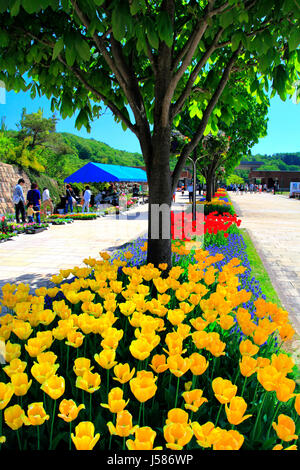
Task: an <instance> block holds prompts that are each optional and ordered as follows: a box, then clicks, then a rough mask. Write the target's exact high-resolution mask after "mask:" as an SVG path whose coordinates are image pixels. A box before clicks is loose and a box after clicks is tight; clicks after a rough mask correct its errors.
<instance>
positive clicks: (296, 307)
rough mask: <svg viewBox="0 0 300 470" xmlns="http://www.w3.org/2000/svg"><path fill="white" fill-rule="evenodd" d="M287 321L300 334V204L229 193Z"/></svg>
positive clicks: (279, 197) (266, 196)
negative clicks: (285, 313) (288, 318)
mask: <svg viewBox="0 0 300 470" xmlns="http://www.w3.org/2000/svg"><path fill="white" fill-rule="evenodd" d="M229 196H230V198H231V200H232V202H233V204H234V206H235V209H236V212H237V214H238V215H239V216H241V217H242V225H241V228H246V229H247V231H248V233H249V235H250V236H251V239H252V241H253V243H254V244H255V247H256V249H257V251H258V253H259V255H260V258H261V260H262V262H263V264H264V266H265V268H266V270H267V272H268V274H269V276H270V279H271V282H272V284H273V286H274V288H275V290H276V291H277V294H278V297H279V298H280V300H281V302H282V305H283V306H284V308H285V309H286V310H287V311H288V312H289V314H290V321H291V323H292V324H293V326H294V328H295V329H296V330H297V332H298V333H300V201H298V200H295V199H289V198H288V197H287V196H282V195H275V196H274V195H273V194H269V193H262V194H249V193H247V194H243V195H237V194H235V193H234V192H229Z"/></svg>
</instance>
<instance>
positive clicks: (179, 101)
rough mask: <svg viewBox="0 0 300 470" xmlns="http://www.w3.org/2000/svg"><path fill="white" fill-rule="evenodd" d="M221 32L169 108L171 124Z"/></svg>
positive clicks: (221, 31)
mask: <svg viewBox="0 0 300 470" xmlns="http://www.w3.org/2000/svg"><path fill="white" fill-rule="evenodd" d="M223 31H224V29H223V28H220V29H219V31H218V32H217V34H216V35H215V37H214V39H213V41H212V43H211V45H210V46H209V48H208V49H207V50H206V52H205V53H204V54H203V56H202V57H201V59H200V60H199V62H198V63H197V65H196V66H195V68H194V70H193V71H192V72H191V74H190V77H189V79H188V81H187V84H186V86H185V88H184V90H183V92H182V93H181V95H180V97H179V98H178V99H177V101H176V103H174V105H172V107H171V117H170V119H171V122H172V121H173V119H174V117H175V116H176V115H177V114H178V113H179V112H180V111H181V109H182V107H183V105H184V103H185V100H186V98H187V97H188V96H189V94H190V92H191V90H192V87H193V84H194V82H195V80H196V78H197V76H198V75H199V72H200V70H201V69H202V67H204V65H205V64H206V62H207V61H208V59H209V57H210V56H211V55H212V53H213V52H214V51H215V49H216V44H217V42H218V41H219V39H220V37H221V35H222V33H223Z"/></svg>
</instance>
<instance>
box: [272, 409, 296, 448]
mask: <svg viewBox="0 0 300 470" xmlns="http://www.w3.org/2000/svg"><path fill="white" fill-rule="evenodd" d="M272 427H273V428H274V429H275V431H276V434H277V436H278V437H279V439H281V440H282V441H285V442H289V441H293V440H294V439H298V436H297V435H296V434H295V430H296V426H295V423H294V421H293V420H292V418H290V417H289V416H286V415H284V414H280V415H279V416H278V422H277V423H276V422H273V423H272Z"/></svg>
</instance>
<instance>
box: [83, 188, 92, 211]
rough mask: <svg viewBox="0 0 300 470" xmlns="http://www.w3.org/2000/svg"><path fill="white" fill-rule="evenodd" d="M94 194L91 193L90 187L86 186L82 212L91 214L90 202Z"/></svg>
mask: <svg viewBox="0 0 300 470" xmlns="http://www.w3.org/2000/svg"><path fill="white" fill-rule="evenodd" d="M91 196H92V193H91V191H90V187H89V186H86V187H85V191H84V194H83V206H82V212H84V211H85V209H86V211H87V212H88V213H89V212H90V200H91Z"/></svg>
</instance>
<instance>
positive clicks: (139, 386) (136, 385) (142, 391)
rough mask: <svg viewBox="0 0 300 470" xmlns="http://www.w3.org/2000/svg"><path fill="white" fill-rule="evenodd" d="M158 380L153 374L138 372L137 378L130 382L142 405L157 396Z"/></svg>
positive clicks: (143, 371)
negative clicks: (156, 383)
mask: <svg viewBox="0 0 300 470" xmlns="http://www.w3.org/2000/svg"><path fill="white" fill-rule="evenodd" d="M156 380H157V377H155V376H154V375H153V373H152V372H147V371H145V370H141V371H138V372H137V374H136V377H135V378H134V379H131V380H130V382H129V385H130V389H131V391H132V393H133V394H134V396H135V398H136V399H137V400H138V401H139V402H140V403H144V402H145V401H147V400H149V399H150V398H152V397H153V396H154V395H155V393H156V390H157V385H155V382H156Z"/></svg>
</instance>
